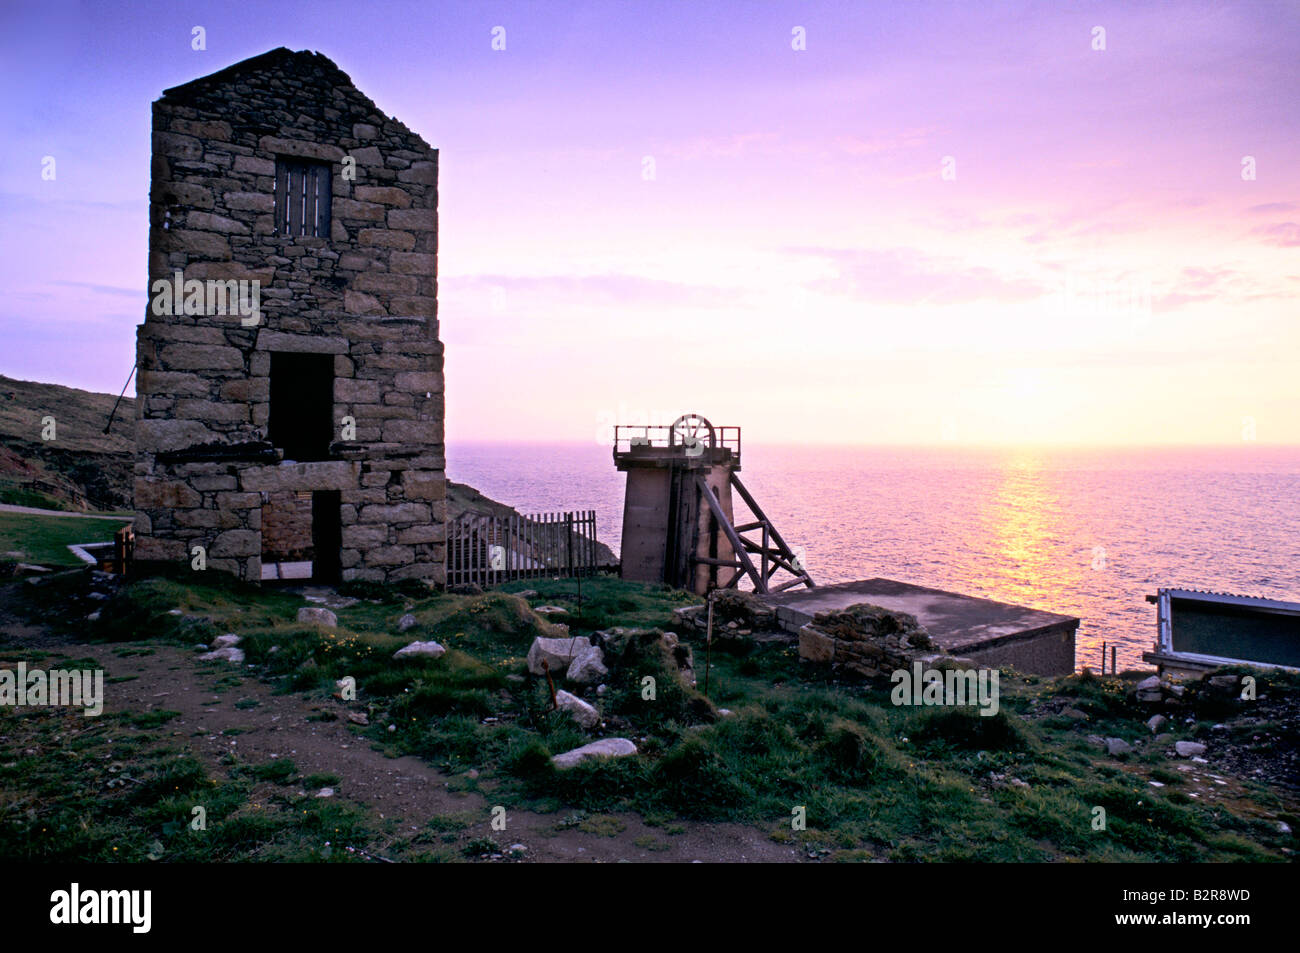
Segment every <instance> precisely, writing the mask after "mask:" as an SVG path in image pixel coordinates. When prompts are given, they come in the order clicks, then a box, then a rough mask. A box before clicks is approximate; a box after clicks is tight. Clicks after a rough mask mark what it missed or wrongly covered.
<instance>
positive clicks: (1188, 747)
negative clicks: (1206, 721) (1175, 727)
mask: <svg viewBox="0 0 1300 953" xmlns="http://www.w3.org/2000/svg"><path fill="white" fill-rule="evenodd" d="M1174 750H1175V751H1177V752H1178V757H1180V758H1195V757H1197V756H1198V755H1203V754H1205V745H1203V744H1201V743H1200V742H1199V741H1176V742H1174Z"/></svg>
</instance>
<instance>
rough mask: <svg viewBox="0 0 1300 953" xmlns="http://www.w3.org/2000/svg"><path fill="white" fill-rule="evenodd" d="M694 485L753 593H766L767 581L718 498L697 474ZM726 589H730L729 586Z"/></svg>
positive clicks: (737, 577) (736, 578)
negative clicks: (727, 540)
mask: <svg viewBox="0 0 1300 953" xmlns="http://www.w3.org/2000/svg"><path fill="white" fill-rule="evenodd" d="M733 479H734V476H733ZM695 485H696V486H697V487H699V489H700V493H701V494H703V496H704V499H705V500H706V501H708V504H709V509H710V510H712V511H713V518H714V519H715V520H717V521H718V525H719V526H720V527H722V531H723V532H724V533H726V534H727V539H729V540H731V548H732V549H733V550H735V552H736V556H737V558H738V559H739V560H740V563H741V565H742V566H743V567H744V569H745V574H746V575H747V576H749V578H750V579H751V580H753V583H754V591H755V592H758V593H766V592H767V580H766V579H764V578H763V577H762V576H761V575H759V572H758V570H757V569H755V568H754V564H753V562H752V561H751V560H750V558H749V553H747V552H746V551H745V543H744V541H743V540H741V538H740V536H739V535H738V534H737V533H736V530H735V528H734V527H733V526H732V525H731V520H729V519H727V514H726V513H724V512H723V511H722V504H721V503H719V502H718V498H717V496H715V495H714V493H713V490H712V489H711V488H710V487H709V484H708V483H706V482H705V480H704V477H702V476H701V475H700V474H698V473H697V474H695ZM738 579H739V576H736V577H734V579H733V581H735V580H738ZM727 588H730V586H728V587H727Z"/></svg>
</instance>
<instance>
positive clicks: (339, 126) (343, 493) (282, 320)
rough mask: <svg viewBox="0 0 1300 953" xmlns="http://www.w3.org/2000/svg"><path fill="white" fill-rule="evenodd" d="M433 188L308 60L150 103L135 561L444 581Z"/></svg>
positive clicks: (409, 143)
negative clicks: (146, 284)
mask: <svg viewBox="0 0 1300 953" xmlns="http://www.w3.org/2000/svg"><path fill="white" fill-rule="evenodd" d="M437 183H438V153H437V150H435V149H432V148H430V147H429V145H428V144H427V143H425V142H424V140H423V139H421V138H420V137H419V136H418V135H416V134H415V133H414V132H412V131H411V130H409V129H408V128H407V127H406V126H404V125H402V124H401V123H400V122H398V121H397V120H396V119H392V118H389V117H387V116H385V115H384V114H383V113H382V112H381V111H380V110H379V109H378V108H377V107H376V106H375V104H374V103H373V102H371V101H370V100H369V99H368V98H367V97H366V96H365V95H363V94H362V93H361V92H360V91H358V90H357V89H356V88H355V87H354V86H353V85H352V82H351V80H349V78H348V77H347V75H346V74H345V73H343V72H342V71H341V70H340V69H339V68H338V67H337V66H335V64H334V63H332V62H331V61H330V60H329V59H327V58H326V57H324V56H322V55H320V54H319V53H312V52H307V51H303V52H292V51H290V50H288V49H284V48H280V49H276V50H272V51H270V52H268V53H264V54H262V55H260V56H256V57H253V58H251V59H248V60H244V61H243V62H240V63H236V64H235V65H233V66H230V67H228V68H226V69H223V70H221V71H219V72H216V73H213V74H211V75H209V76H206V77H203V78H201V79H196V80H194V81H193V82H190V83H186V84H184V85H182V86H177V87H174V88H172V89H168V90H166V91H165V92H164V93H163V95H162V97H161V98H160V99H159V100H158V101H157V102H155V103H154V104H153V153H152V170H151V186H150V194H149V224H150V228H149V284H150V304H149V307H148V310H147V311H146V315H145V320H144V323H143V324H142V325H140V327H139V328H138V330H137V382H136V392H137V395H138V399H137V402H136V403H137V416H138V418H139V419H138V424H137V430H136V433H137V437H136V464H135V506H136V511H137V517H136V524H135V529H136V558H137V560H140V561H172V562H185V563H187V564H190V565H192V566H197V565H200V564H203V565H206V568H208V569H213V570H220V571H225V572H229V573H233V574H235V575H236V576H238V577H239V578H241V579H244V580H251V581H257V580H263V579H277V578H307V577H311V578H314V579H317V580H320V581H325V582H334V581H340V580H367V581H374V582H393V581H397V580H402V579H423V580H427V581H429V582H431V583H434V584H442V583H443V581H444V574H445V567H444V545H445V535H444V534H445V524H446V473H445V470H446V462H445V451H444V446H443V413H444V402H443V349H442V344H441V342H440V341H439V340H438V321H437V250H438V211H437V210H438V189H437ZM241 283H242V284H241ZM236 305H238V306H236Z"/></svg>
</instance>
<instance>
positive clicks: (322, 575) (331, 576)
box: [311, 490, 343, 586]
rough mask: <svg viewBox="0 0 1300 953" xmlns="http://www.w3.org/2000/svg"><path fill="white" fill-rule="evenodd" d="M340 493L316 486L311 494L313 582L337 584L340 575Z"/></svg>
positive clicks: (341, 524) (341, 573) (341, 576)
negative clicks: (315, 489)
mask: <svg viewBox="0 0 1300 953" xmlns="http://www.w3.org/2000/svg"><path fill="white" fill-rule="evenodd" d="M342 514H343V494H341V493H340V492H339V491H338V490H317V491H316V492H315V493H313V494H312V495H311V542H312V549H313V551H314V553H313V556H314V558H313V559H312V564H311V568H312V572H311V577H312V581H313V582H320V583H325V584H327V585H331V586H334V585H338V583H339V582H340V581H341V580H342V578H343V565H342V562H341V558H340V557H341V551H342V549H343V515H342Z"/></svg>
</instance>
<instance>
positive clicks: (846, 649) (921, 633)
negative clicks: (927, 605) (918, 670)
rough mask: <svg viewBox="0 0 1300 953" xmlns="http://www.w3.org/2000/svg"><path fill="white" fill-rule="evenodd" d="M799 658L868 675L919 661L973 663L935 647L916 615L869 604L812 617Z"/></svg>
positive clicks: (802, 638) (803, 632)
mask: <svg viewBox="0 0 1300 953" xmlns="http://www.w3.org/2000/svg"><path fill="white" fill-rule="evenodd" d="M799 657H800V658H801V659H804V660H805V661H808V662H812V663H815V664H822V665H829V666H830V667H831V669H832V671H836V672H842V673H844V674H849V675H856V676H860V677H863V678H875V677H877V676H881V675H889V674H890V673H891V672H893V671H895V670H897V669H910V668H911V667H912V664H913V663H914V662H918V661H919V662H921V663H922V664H923V665H925V666H926V667H929V668H946V667H951V666H956V667H960V668H971V667H973V666H974V663H973V662H971V660H970V659H967V658H961V657H959V656H953V655H949V654H948V653H946V652H944V651H943V650H942V649H939V648H938V647H937V646H935V644H934V642H933V641H932V640H931V638H930V635H929V633H928V632H926V630H925V628H924V627H923V626H921V625H920V624H919V623H918V622H917V621H916V618H915V617H914V616H911V615H908V614H907V613H906V612H893V611H890V610H889V609H882V608H881V607H880V606H873V605H869V604H867V603H860V604H858V605H852V606H848V607H847V608H845V609H837V610H834V611H832V612H819V613H817V614H816V615H815V616H813V621H812V622H810V623H809V624H808V625H805V626H803V627H802V628H801V629H800V630H799Z"/></svg>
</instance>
